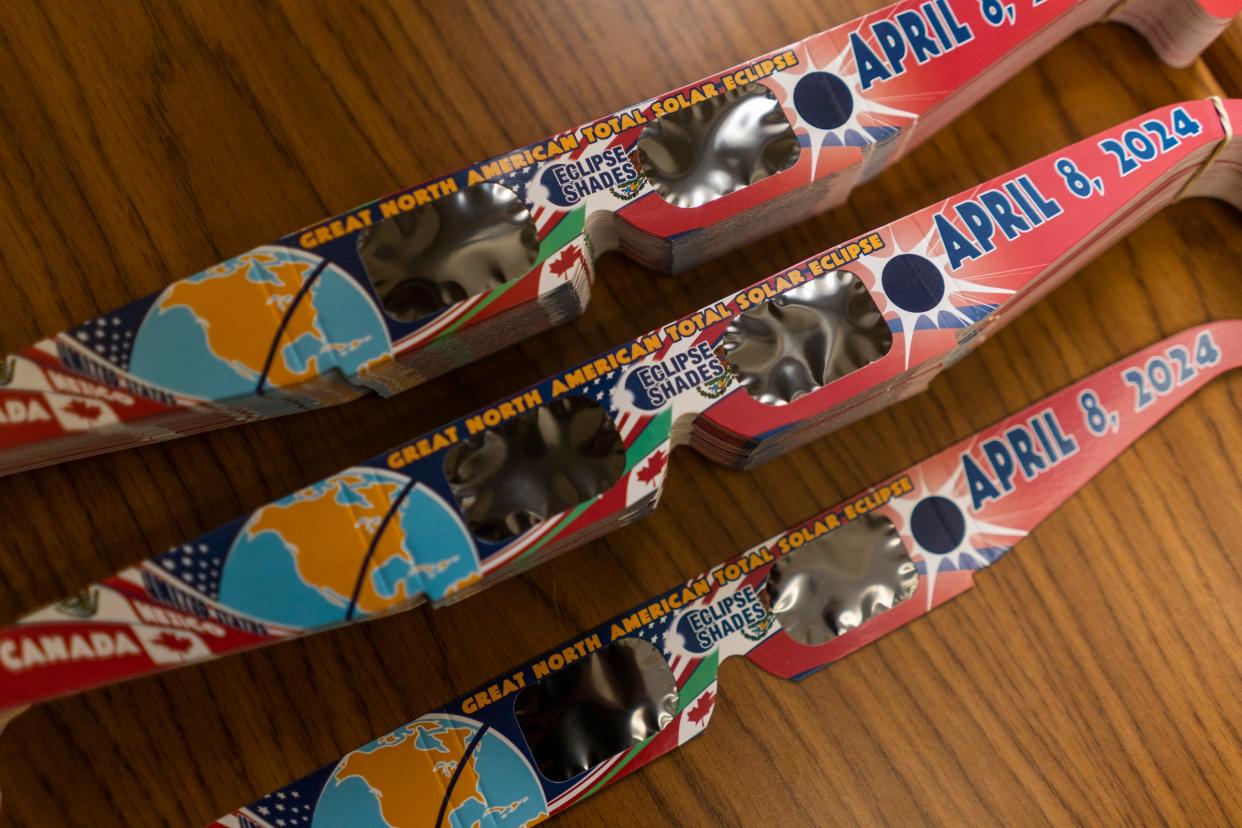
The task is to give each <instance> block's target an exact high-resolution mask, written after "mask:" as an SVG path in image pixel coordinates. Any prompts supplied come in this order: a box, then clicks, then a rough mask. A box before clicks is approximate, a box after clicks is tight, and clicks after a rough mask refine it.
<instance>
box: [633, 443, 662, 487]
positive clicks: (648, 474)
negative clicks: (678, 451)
mask: <svg viewBox="0 0 1242 828" xmlns="http://www.w3.org/2000/svg"><path fill="white" fill-rule="evenodd" d="M666 465H668V455H667V454H666V453H665V452H664V449H660V450H659V451H657V452H656V453H655V454H653V455H651V459H650V460H648V461H647V465H645V466H643V467H642V468H641V469H639V470H638V482H639V483H650V482H651V481H653V480H655V479H656V478H657V477H659V476H660V472H662V471H664V467H665V466H666Z"/></svg>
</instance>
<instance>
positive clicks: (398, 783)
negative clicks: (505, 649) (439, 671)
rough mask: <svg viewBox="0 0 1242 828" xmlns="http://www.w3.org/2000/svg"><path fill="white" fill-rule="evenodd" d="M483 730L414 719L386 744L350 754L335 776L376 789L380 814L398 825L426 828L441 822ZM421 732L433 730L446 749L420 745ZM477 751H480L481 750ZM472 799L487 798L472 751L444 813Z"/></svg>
mask: <svg viewBox="0 0 1242 828" xmlns="http://www.w3.org/2000/svg"><path fill="white" fill-rule="evenodd" d="M476 732H477V731H476V730H475V728H472V727H445V726H443V725H441V724H438V723H435V722H414V723H412V724H409V725H406V726H405V728H403V729H402V733H401V735H400V736H399V737H398V736H393V737H389V740H388V741H387V743H386V744H381V745H380V747H377V748H375V749H374V750H372V751H370V752H368V753H363V752H361V751H357V752H354V753H351V754H349V756H346V757H345V760H344V761H343V762H342V763H341V766H340V767H339V768H337V771H336V773H335V775H334V778H335V779H336V781H337V782H338V783H340V782H343V781H345V780H346V779H349V778H350V777H353V776H356V777H358V778H359V779H361V780H362V781H363V782H365V783H366V784H367V786H368V787H370V788H371V790H372V791H374V792H375V798H376V799H377V800H378V801H379V806H380V814H381V815H382V816H383V818H384V821H385V822H386V823H388V824H389V825H391V826H392V828H425V826H428V825H435V824H436V819H437V818H438V817H439V815H440V805H441V802H442V801H443V800H444V792H445V790H446V789H447V788H448V784H449V780H450V779H452V777H453V773H454V771H455V770H456V769H457V764H458V763H459V762H460V761H461V757H462V756H463V755H465V753H466V747H467V746H468V745H469V743H470V739H471V738H472V737H473V736H474V734H475V733H476ZM419 735H428V737H429V738H431V739H434V740H436V741H438V742H439V743H440V744H441V745H443V746H444V748H445V750H443V751H437V750H427V749H425V748H422V747H419V745H418V741H419V740H418V737H419ZM476 755H477V754H476ZM469 799H477V800H478V801H479V802H480V803H482V804H486V803H484V802H483V797H482V796H481V795H480V794H479V772H478V770H477V769H476V768H475V757H474V756H471V757H470V759H469V760H468V761H467V762H466V765H465V766H464V767H463V768H462V769H461V773H460V774H459V775H458V777H457V782H456V784H454V786H453V793H452V796H451V797H450V798H449V801H448V805H447V806H446V807H445V808H444V813H446V814H451V813H452V812H453V811H454V810H455V809H456V808H458V807H459V806H461V804H462V803H464V802H466V801H467V800H469Z"/></svg>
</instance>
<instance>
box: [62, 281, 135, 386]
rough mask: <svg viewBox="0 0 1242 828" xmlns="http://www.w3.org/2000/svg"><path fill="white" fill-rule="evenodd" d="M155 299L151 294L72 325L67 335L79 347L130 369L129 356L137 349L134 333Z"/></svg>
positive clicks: (123, 368) (123, 369) (121, 367)
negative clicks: (74, 325)
mask: <svg viewBox="0 0 1242 828" xmlns="http://www.w3.org/2000/svg"><path fill="white" fill-rule="evenodd" d="M156 298H157V297H155V296H148V297H147V298H145V299H142V300H139V301H137V302H134V303H132V304H129V305H126V306H125V307H123V308H118V309H117V310H114V311H112V312H111V313H109V314H107V315H106V316H100V317H96V318H95V319H92V320H90V321H89V322H85V323H83V324H81V325H78V326H77V327H76V328H70V329H69V330H68V331H67V332H66V335H67V336H68V337H69V338H70V339H72V340H73V341H74V343H76V344H77V345H78V346H80V347H83V348H87V349H89V350H90V351H92V352H93V353H94V354H95V355H97V356H99V357H101V358H103V359H105V360H107V361H108V362H110V363H111V364H113V365H115V366H116V367H118V368H120V369H121V370H122V371H128V370H129V359H130V355H131V354H132V353H133V350H134V335H135V333H136V332H137V331H138V328H139V327H141V325H142V320H143V319H145V318H146V315H147V311H148V310H149V309H150V307H151V305H153V304H154V303H155V301H156Z"/></svg>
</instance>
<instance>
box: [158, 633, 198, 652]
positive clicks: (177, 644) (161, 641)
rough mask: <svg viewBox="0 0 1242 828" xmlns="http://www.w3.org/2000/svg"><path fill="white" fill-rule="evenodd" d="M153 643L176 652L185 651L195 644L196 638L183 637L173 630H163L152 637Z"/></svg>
mask: <svg viewBox="0 0 1242 828" xmlns="http://www.w3.org/2000/svg"><path fill="white" fill-rule="evenodd" d="M151 643H152V644H158V645H160V646H161V647H163V648H164V649H165V650H172V651H173V652H174V653H184V652H186V651H187V650H189V649H190V648H191V647H193V646H194V639H192V638H182V637H181V636H179V635H177V634H176V633H173V632H162V633H160V634H159V635H158V636H156V637H155V638H153V639H151Z"/></svg>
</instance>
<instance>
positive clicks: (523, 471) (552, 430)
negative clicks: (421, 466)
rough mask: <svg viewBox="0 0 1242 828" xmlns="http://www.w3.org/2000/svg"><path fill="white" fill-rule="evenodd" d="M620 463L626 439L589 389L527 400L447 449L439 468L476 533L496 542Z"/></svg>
mask: <svg viewBox="0 0 1242 828" xmlns="http://www.w3.org/2000/svg"><path fill="white" fill-rule="evenodd" d="M623 471H625V445H624V444H623V443H622V441H621V435H620V434H619V433H618V432H617V427H616V425H614V424H613V422H612V418H611V417H609V416H608V413H607V412H606V411H604V409H603V408H601V407H600V406H599V404H598V403H596V402H595V401H594V400H591V399H588V398H587V397H578V396H566V397H561V398H559V399H556V400H553V401H552V402H549V403H545V404H543V405H541V406H539V407H538V408H533V409H531V410H529V411H527V412H525V413H523V414H519V415H518V416H516V417H514V418H512V419H510V420H508V421H506V422H504V423H502V424H501V425H499V426H497V427H496V428H493V429H490V430H488V431H485V432H483V433H482V434H479V435H478V436H476V437H474V438H471V439H469V440H465V441H463V442H461V443H458V444H457V445H455V446H453V447H452V448H450V449H449V450H448V452H447V453H446V454H445V457H444V473H445V475H446V476H447V477H448V482H449V486H450V488H451V489H452V491H453V497H455V498H456V499H457V504H458V506H459V507H460V508H461V512H462V515H463V516H464V517H465V518H466V523H467V524H468V525H469V526H470V531H471V532H472V533H474V535H475V537H477V538H480V539H482V540H486V541H490V542H492V543H500V542H501V541H504V540H507V539H509V538H511V537H513V536H515V535H519V534H521V533H522V532H525V531H526V530H527V529H530V528H531V527H533V526H535V525H537V524H539V523H541V522H542V521H544V520H545V519H547V518H548V517H551V516H552V515H555V514H557V513H558V512H563V511H565V510H566V509H569V508H571V507H573V506H577V505H578V504H579V503H582V502H584V501H587V500H590V499H591V498H593V497H595V496H596V495H598V494H600V493H601V492H603V491H605V490H606V489H608V488H609V487H610V486H612V484H614V483H616V482H617V481H618V480H619V479H620V478H621V473H622V472H623Z"/></svg>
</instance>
